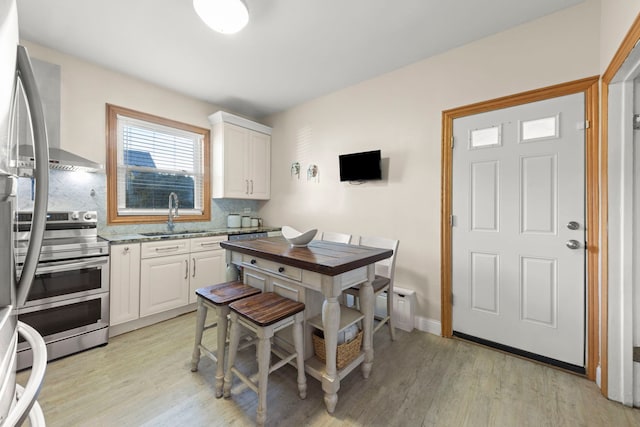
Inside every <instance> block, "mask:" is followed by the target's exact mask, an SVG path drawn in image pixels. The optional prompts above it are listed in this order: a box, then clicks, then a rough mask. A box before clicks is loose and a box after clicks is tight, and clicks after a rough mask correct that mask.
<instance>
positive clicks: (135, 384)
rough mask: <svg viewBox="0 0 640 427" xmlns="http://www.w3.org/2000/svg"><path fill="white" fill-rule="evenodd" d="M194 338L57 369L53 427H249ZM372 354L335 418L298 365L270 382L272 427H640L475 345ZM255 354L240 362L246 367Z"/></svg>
mask: <svg viewBox="0 0 640 427" xmlns="http://www.w3.org/2000/svg"><path fill="white" fill-rule="evenodd" d="M194 329H195V316H194V314H193V313H191V314H187V315H184V316H181V317H179V318H176V319H172V320H169V321H166V322H163V323H160V324H157V325H154V326H151V327H148V328H144V329H141V330H138V331H134V332H131V333H128V334H125V335H121V336H118V337H115V338H113V339H111V340H110V343H109V344H108V345H107V346H105V347H100V348H96V349H92V350H89V351H86V352H83V353H80V354H77V355H73V356H70V357H67V358H64V359H61V360H58V361H54V362H51V363H50V364H49V366H48V369H47V374H46V378H45V382H44V386H43V388H42V392H41V394H40V398H39V402H40V405H41V406H42V409H43V411H44V414H45V418H46V420H47V425H48V426H50V427H56V426H64V427H68V426H92V427H93V426H118V427H122V426H250V425H253V423H254V419H255V411H256V395H255V394H254V393H253V392H252V391H251V390H248V389H246V388H245V389H242V388H241V387H240V386H239V385H238V382H236V385H235V386H234V388H233V390H232V393H233V395H232V398H231V399H228V400H227V399H216V398H215V397H214V391H213V382H214V381H213V376H214V371H215V366H214V363H213V362H212V361H210V360H209V359H207V358H203V359H202V361H201V362H200V370H199V371H198V372H195V373H192V372H191V371H190V370H189V366H190V364H189V362H190V358H191V350H192V345H193V335H194ZM210 339H213V337H210ZM212 342H214V341H212ZM375 349H376V354H375V362H374V367H373V372H372V374H371V376H370V377H369V379H368V380H364V379H362V376H361V373H360V371H359V370H356V371H354V372H352V373H351V374H350V375H349V376H348V377H347V378H345V380H344V381H343V382H342V387H341V390H340V392H339V401H338V406H337V408H336V411H335V414H333V415H329V414H328V413H327V412H326V410H325V407H324V402H323V393H322V389H321V385H320V383H319V382H318V381H316V380H315V379H313V378H311V377H307V378H308V393H307V398H306V400H300V399H298V397H297V393H296V390H297V388H296V383H295V378H296V376H295V370H294V369H293V368H291V367H289V366H287V367H285V368H283V369H280V370H279V371H277V372H276V373H274V374H272V375H271V376H270V377H269V399H268V407H267V411H268V412H267V417H268V419H267V425H270V426H385V427H386V426H403V427H404V426H509V427H511V426H536V427H539V426H640V410H639V409H631V408H627V407H624V406H622V405H620V404H617V403H614V402H611V401H608V400H607V399H605V398H604V397H602V395H601V394H600V391H599V390H598V388H597V387H596V385H595V384H594V383H592V382H589V381H587V380H586V379H584V378H581V377H579V376H576V375H572V374H568V373H565V372H561V371H558V370H555V369H552V368H548V367H545V366H542V365H539V364H536V363H532V362H529V361H526V360H521V359H518V358H515V357H511V356H509V355H505V354H503V353H500V352H497V351H493V350H490V349H486V348H483V347H480V346H477V345H474V344H469V343H466V342H462V341H458V340H451V339H444V338H440V337H437V336H434V335H431V334H426V333H422V332H417V331H414V332H412V333H407V332H403V331H400V330H398V337H397V340H396V341H395V342H393V343H391V342H390V340H389V336H388V333H387V331H386V330H382V331H380V332H378V333H377V334H376V335H375ZM252 352H253V347H251V348H250V349H247V350H246V351H244V352H243V354H242V355H241V357H242V358H243V359H244V361H245V363H253V362H254V359H255V355H254V354H252ZM27 375H28V371H25V372H21V373H19V375H18V380H19V382H21V383H23V384H24V381H25V377H26V376H27Z"/></svg>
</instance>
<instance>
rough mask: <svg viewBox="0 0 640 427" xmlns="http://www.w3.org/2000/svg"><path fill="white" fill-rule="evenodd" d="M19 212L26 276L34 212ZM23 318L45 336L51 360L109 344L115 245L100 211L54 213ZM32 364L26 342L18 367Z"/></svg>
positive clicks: (49, 217) (20, 260)
mask: <svg viewBox="0 0 640 427" xmlns="http://www.w3.org/2000/svg"><path fill="white" fill-rule="evenodd" d="M17 216H18V218H17V221H16V227H17V230H16V231H17V233H16V235H17V239H16V258H17V265H18V275H20V273H21V266H22V263H23V261H24V256H25V254H26V251H27V244H28V239H29V232H30V226H31V217H32V214H31V212H18V214H17ZM18 319H19V320H20V321H22V322H24V323H26V324H28V325H30V326H32V327H33V328H34V329H35V330H37V331H38V332H39V333H40V335H42V336H43V337H44V340H45V342H46V344H47V350H48V355H49V356H48V358H49V360H52V359H56V358H59V357H62V356H66V355H68V354H72V353H76V352H78V351H81V350H85V349H87V348H91V347H95V346H98V345H102V344H106V343H107V340H108V336H109V331H108V327H109V244H108V242H107V241H105V240H104V239H101V238H100V237H98V233H97V213H96V212H95V211H87V212H85V211H71V212H48V214H47V222H46V230H45V235H44V241H43V243H42V250H41V251H40V260H39V262H38V267H37V269H36V275H35V278H34V282H33V285H32V287H31V290H30V291H29V294H28V297H27V301H26V303H25V304H24V305H22V306H20V307H18ZM31 363H32V355H31V349H30V347H29V344H28V343H27V342H26V341H25V342H20V343H19V344H18V369H24V368H27V367H29V366H31Z"/></svg>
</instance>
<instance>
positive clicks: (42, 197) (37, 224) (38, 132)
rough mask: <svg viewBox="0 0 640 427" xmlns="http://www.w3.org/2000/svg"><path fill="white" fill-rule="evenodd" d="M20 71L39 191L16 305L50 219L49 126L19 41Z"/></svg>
mask: <svg viewBox="0 0 640 427" xmlns="http://www.w3.org/2000/svg"><path fill="white" fill-rule="evenodd" d="M16 68H17V75H18V77H19V78H20V81H21V82H22V87H23V88H24V92H25V95H26V98H27V103H28V105H29V112H30V114H31V120H32V123H31V126H32V128H33V154H34V156H35V160H36V161H35V165H36V167H35V178H36V194H35V200H34V204H33V219H32V223H31V238H30V240H29V248H28V249H27V254H26V257H25V260H24V265H23V267H22V275H21V276H20V281H19V282H18V286H17V304H16V305H17V306H18V307H20V306H22V305H24V303H25V301H26V300H27V295H28V294H29V290H30V289H31V285H32V284H33V277H34V275H35V272H36V268H37V266H38V258H39V257H40V249H42V239H43V237H44V229H45V225H46V220H47V202H48V199H49V144H48V141H47V126H46V124H45V121H44V111H43V108H42V101H41V100H40V94H39V92H38V85H37V84H36V79H35V76H34V74H33V67H32V66H31V60H29V54H28V53H27V49H26V48H25V47H24V46H20V45H18V56H17V65H16Z"/></svg>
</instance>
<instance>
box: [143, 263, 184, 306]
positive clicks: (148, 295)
mask: <svg viewBox="0 0 640 427" xmlns="http://www.w3.org/2000/svg"><path fill="white" fill-rule="evenodd" d="M188 303H189V255H188V254H181V255H171V256H165V257H157V258H147V259H143V260H142V261H141V263H140V317H143V316H148V315H151V314H155V313H160V312H162V311H167V310H171V309H172V308H177V307H181V306H183V305H187V304H188Z"/></svg>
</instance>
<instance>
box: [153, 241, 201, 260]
mask: <svg viewBox="0 0 640 427" xmlns="http://www.w3.org/2000/svg"><path fill="white" fill-rule="evenodd" d="M188 253H189V239H178V240H164V241H160V242H145V243H143V244H142V250H141V257H142V258H155V257H160V256H167V255H177V254H188Z"/></svg>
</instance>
